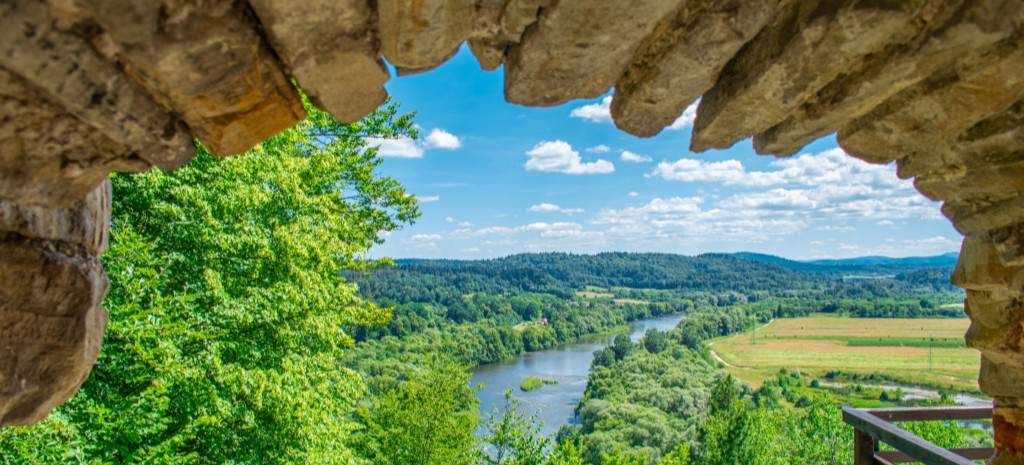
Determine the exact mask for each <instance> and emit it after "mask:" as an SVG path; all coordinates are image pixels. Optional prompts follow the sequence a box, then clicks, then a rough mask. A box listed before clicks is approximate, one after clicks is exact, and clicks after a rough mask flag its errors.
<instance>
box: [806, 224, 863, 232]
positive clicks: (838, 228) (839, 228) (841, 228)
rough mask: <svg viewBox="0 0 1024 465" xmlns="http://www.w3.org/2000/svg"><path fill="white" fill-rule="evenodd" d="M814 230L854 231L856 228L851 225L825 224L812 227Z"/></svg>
mask: <svg viewBox="0 0 1024 465" xmlns="http://www.w3.org/2000/svg"><path fill="white" fill-rule="evenodd" d="M814 230H815V231H835V232H853V231H856V230H857V229H856V228H854V227H853V226H832V225H825V226H818V227H817V228H814Z"/></svg>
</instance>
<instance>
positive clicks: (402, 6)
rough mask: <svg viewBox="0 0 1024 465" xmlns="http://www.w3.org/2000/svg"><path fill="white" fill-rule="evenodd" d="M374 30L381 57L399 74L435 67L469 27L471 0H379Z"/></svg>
mask: <svg viewBox="0 0 1024 465" xmlns="http://www.w3.org/2000/svg"><path fill="white" fill-rule="evenodd" d="M377 12H378V14H379V23H378V30H379V32H380V45H381V51H382V52H383V54H384V58H386V59H387V60H388V62H390V63H391V64H393V65H395V67H396V68H397V70H398V74H399V75H403V74H411V73H418V72H423V71H427V70H431V69H434V68H436V67H437V66H439V65H441V63H444V62H445V61H447V60H448V59H449V58H451V57H452V56H454V55H455V52H456V51H458V48H459V45H460V44H461V43H462V42H463V41H465V40H466V39H468V38H469V37H470V34H471V33H472V31H473V18H474V16H475V9H474V5H473V2H472V1H471V0H380V1H378V2H377Z"/></svg>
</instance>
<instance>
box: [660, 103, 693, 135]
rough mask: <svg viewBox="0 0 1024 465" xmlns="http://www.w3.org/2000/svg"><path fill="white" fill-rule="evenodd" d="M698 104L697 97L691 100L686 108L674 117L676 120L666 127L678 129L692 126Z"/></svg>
mask: <svg viewBox="0 0 1024 465" xmlns="http://www.w3.org/2000/svg"><path fill="white" fill-rule="evenodd" d="M698 105H700V99H697V101H696V102H693V103H691V104H690V105H689V106H688V107H686V109H685V110H683V114H681V115H679V117H678V118H676V120H675V121H673V122H672V124H670V125H669V126H668V128H666V129H671V130H674V131H678V130H680V129H686V128H688V127H691V126H693V121H694V120H696V119H697V106H698Z"/></svg>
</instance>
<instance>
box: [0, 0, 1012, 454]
mask: <svg viewBox="0 0 1024 465" xmlns="http://www.w3.org/2000/svg"><path fill="white" fill-rule="evenodd" d="M464 42H468V45H469V48H470V50H471V51H472V52H473V54H474V55H475V56H476V58H477V59H478V61H479V63H480V66H481V67H482V68H484V69H487V70H493V69H497V68H499V67H501V66H502V65H504V70H505V98H506V99H507V100H508V101H509V102H512V103H517V104H522V105H532V106H550V105H558V104H561V103H564V102H567V101H570V100H572V99H578V98H594V97H598V96H600V95H603V94H605V93H606V92H607V91H608V90H609V89H610V88H613V87H614V89H615V92H614V98H613V100H612V104H611V111H612V116H613V118H614V121H615V124H616V126H618V127H619V128H621V129H622V130H623V131H626V132H628V133H630V134H634V135H637V136H642V137H645V136H652V135H654V134H656V133H658V132H659V131H660V130H661V129H662V128H663V127H665V126H667V125H669V124H671V123H672V122H673V121H674V120H675V119H676V117H678V116H679V115H680V114H681V113H682V111H683V110H684V109H685V108H686V106H687V105H689V104H690V103H691V102H693V101H695V100H696V99H697V98H698V97H700V98H701V101H700V106H699V109H698V113H697V120H696V122H695V125H694V131H693V137H692V144H691V149H692V150H694V151H703V150H706V149H709V148H724V147H728V146H730V145H732V144H734V143H735V142H737V141H739V140H741V139H745V138H747V137H751V136H752V137H753V144H754V148H755V149H756V150H757V151H758V152H759V153H765V154H773V155H778V156H786V155H791V154H793V153H795V152H797V151H798V150H800V148H801V147H803V146H804V145H805V144H807V143H808V142H810V141H812V140H814V139H816V138H818V137H821V136H824V135H827V134H831V133H836V134H837V138H838V142H839V145H840V146H841V147H842V148H843V149H844V150H845V151H846V152H847V153H849V154H850V155H852V156H854V157H857V158H860V159H862V160H867V161H869V162H872V163H888V162H891V161H896V164H897V166H898V174H899V176H900V177H902V178H914V183H915V185H916V187H917V189H918V190H919V191H920V192H921V194H923V195H924V196H926V197H928V198H930V199H933V200H940V201H942V202H943V206H942V212H943V213H944V214H945V215H946V216H947V217H948V218H949V219H950V220H951V221H952V223H953V225H954V226H955V227H956V228H957V229H958V230H959V231H960V232H961V233H963V235H964V236H965V239H964V243H963V249H962V252H961V254H960V261H959V263H958V265H957V267H956V270H955V272H954V275H953V282H954V283H955V284H956V285H958V286H961V287H963V288H965V289H966V290H967V304H966V311H967V314H968V315H969V316H970V317H971V322H972V324H971V328H970V330H969V331H968V333H967V335H966V339H967V342H968V344H969V345H970V346H972V347H975V348H977V349H978V350H979V351H981V375H980V385H981V389H982V390H983V391H984V392H985V393H986V394H988V395H989V396H992V397H993V398H994V399H995V407H996V408H995V411H994V426H995V433H996V435H995V439H996V447H997V451H998V452H997V456H996V458H995V459H994V460H995V462H997V463H1024V125H1022V122H1024V2H1021V1H1020V0H800V1H798V0H632V1H621V0H588V1H585V2H584V1H575V2H574V1H567V0H304V1H299V2H293V1H288V0H248V1H245V0H237V1H231V0H159V1H154V0H94V1H84V0H46V1H31V0H7V1H5V2H2V3H0V107H2V111H0V281H2V282H3V286H2V287H0V425H17V424H29V423H33V422H37V421H40V420H41V419H43V418H45V417H46V415H47V414H48V412H49V411H50V410H51V409H52V408H53V407H55V406H56V405H58V404H60V403H61V402H64V401H65V400H67V399H68V398H69V397H70V396H71V395H72V394H73V393H74V392H75V391H76V390H77V389H78V386H79V385H80V384H81V383H82V382H83V381H84V380H85V378H86V376H87V375H88V373H89V369H90V367H91V366H92V364H93V363H94V362H95V359H96V356H97V352H98V350H99V346H100V344H101V341H102V337H103V330H104V327H105V324H106V318H107V316H106V311H105V310H104V309H103V307H102V304H101V302H102V299H103V296H104V294H105V292H106V289H107V285H108V284H107V278H106V276H105V274H104V272H103V269H102V266H101V264H100V262H99V258H98V257H99V256H100V255H101V254H102V253H103V251H104V249H105V247H106V243H107V227H108V224H109V221H110V188H109V184H108V183H107V181H106V178H107V176H108V174H109V173H111V172H114V171H143V170H146V169H149V168H151V167H153V166H157V167H160V168H164V169H173V168H176V167H179V166H181V165H182V164H183V163H185V162H187V161H188V160H189V159H190V158H191V157H192V156H193V155H194V153H195V146H194V144H193V137H194V138H198V139H199V140H200V141H202V143H203V144H205V145H206V146H207V147H208V148H209V149H210V150H211V151H212V152H214V153H216V154H220V155H233V154H241V153H243V152H245V151H246V150H247V149H249V148H251V147H252V146H254V145H255V144H258V143H259V142H260V141H262V140H264V139H265V138H267V137H269V136H270V135H272V134H274V133H276V132H278V131H281V130H282V129H285V128H287V127H289V126H291V125H292V124H294V123H295V122H297V121H299V120H301V119H302V118H304V117H305V115H304V111H303V109H302V106H301V104H300V99H299V96H298V94H297V92H296V90H295V89H294V88H293V86H292V84H291V80H292V79H294V80H295V82H297V83H298V85H299V86H300V87H301V88H302V89H303V90H304V91H305V92H307V93H308V95H309V96H310V98H311V99H312V101H313V102H314V103H315V104H316V105H317V106H318V107H320V108H323V109H325V110H327V111H329V112H330V113H331V114H332V115H334V116H335V117H336V118H337V119H338V120H340V121H343V122H351V121H356V120H358V119H359V118H360V117H361V116H363V115H365V114H367V113H368V112H370V111H372V110H373V109H374V108H376V107H377V106H378V105H379V104H380V103H381V102H383V100H384V99H385V97H386V94H385V92H384V90H383V84H384V83H385V82H386V81H387V80H388V78H389V73H388V70H387V68H386V67H385V65H384V62H383V59H387V61H388V62H390V63H392V64H393V65H394V66H395V67H396V68H397V71H398V74H399V75H402V74H408V73H417V72H424V71H429V70H430V69H432V68H434V67H436V66H438V65H440V64H441V63H443V62H444V61H445V60H447V59H448V58H450V57H451V56H452V55H453V54H454V53H455V52H456V51H457V50H458V48H459V47H460V46H461V44H462V43H464Z"/></svg>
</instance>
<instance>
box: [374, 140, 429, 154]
mask: <svg viewBox="0 0 1024 465" xmlns="http://www.w3.org/2000/svg"><path fill="white" fill-rule="evenodd" d="M366 144H367V145H369V146H371V147H372V146H377V153H378V154H379V155H380V156H382V157H395V158H423V147H422V146H420V145H419V144H418V143H416V141H414V140H412V139H411V138H409V137H400V138H398V139H380V138H377V137H367V138H366Z"/></svg>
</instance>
